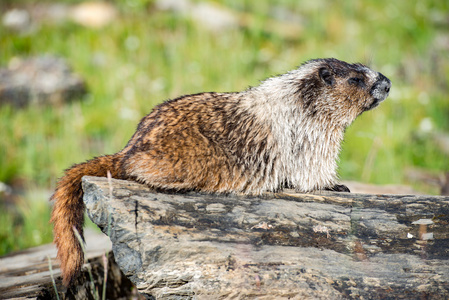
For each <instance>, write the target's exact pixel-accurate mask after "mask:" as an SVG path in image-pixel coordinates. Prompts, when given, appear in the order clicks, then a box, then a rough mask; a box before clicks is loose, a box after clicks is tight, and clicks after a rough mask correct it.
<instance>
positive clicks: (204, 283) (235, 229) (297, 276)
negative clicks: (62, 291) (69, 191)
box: [83, 177, 449, 299]
mask: <svg viewBox="0 0 449 300" xmlns="http://www.w3.org/2000/svg"><path fill="white" fill-rule="evenodd" d="M107 186H108V183H107V179H104V178H96V177H84V178H83V189H84V193H85V194H84V201H85V203H86V207H87V211H88V214H89V217H90V218H91V219H92V221H93V222H94V223H96V224H97V225H98V226H99V227H100V228H107V227H108V219H110V220H111V223H110V224H109V226H110V234H109V236H110V238H111V241H112V243H113V252H114V255H115V257H116V261H117V263H118V265H119V266H120V268H121V269H122V271H123V272H124V273H125V275H127V276H128V277H129V278H130V279H131V281H132V282H133V283H134V284H135V285H136V286H137V288H138V290H139V292H141V293H143V294H145V295H146V296H147V297H148V298H152V297H154V298H157V299H190V298H193V297H195V298H198V299H202V298H204V299H220V298H228V297H229V298H233V297H234V298H257V297H269V298H276V299H281V298H295V299H296V298H307V297H312V298H316V297H318V298H320V297H321V298H329V299H342V298H382V297H388V298H398V299H420V298H422V297H431V298H432V299H447V298H448V297H449V250H448V249H449V230H448V224H449V197H432V196H404V195H369V194H364V195H362V194H347V193H328V192H326V193H321V194H307V195H300V194H295V193H280V194H265V195H263V196H260V197H253V196H238V195H227V196H223V195H210V194H198V193H187V194H173V193H172V194H170V193H158V192H155V191H152V190H150V189H149V188H148V187H146V186H144V185H141V184H138V183H135V182H131V181H123V180H112V186H113V192H112V195H113V197H112V198H110V197H108V196H107ZM423 220H424V221H423ZM420 222H421V223H428V224H427V225H425V224H420Z"/></svg>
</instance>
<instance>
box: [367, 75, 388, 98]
mask: <svg viewBox="0 0 449 300" xmlns="http://www.w3.org/2000/svg"><path fill="white" fill-rule="evenodd" d="M390 88H391V81H390V79H388V78H387V77H385V76H384V75H383V74H381V73H379V75H378V76H377V80H376V82H375V83H374V84H373V87H372V88H371V91H370V93H371V96H373V97H374V99H376V100H380V101H382V100H385V98H387V97H388V93H389V92H390Z"/></svg>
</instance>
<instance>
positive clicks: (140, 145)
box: [51, 59, 390, 285]
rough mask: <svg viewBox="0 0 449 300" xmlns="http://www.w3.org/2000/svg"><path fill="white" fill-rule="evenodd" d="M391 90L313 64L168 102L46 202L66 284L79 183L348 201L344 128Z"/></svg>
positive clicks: (72, 266) (68, 177)
mask: <svg viewBox="0 0 449 300" xmlns="http://www.w3.org/2000/svg"><path fill="white" fill-rule="evenodd" d="M389 87H390V82H389V80H388V79H387V78H386V77H385V76H383V75H382V74H380V73H378V72H375V71H372V70H370V69H369V68H367V67H366V66H363V65H361V64H348V63H345V62H342V61H339V60H336V59H319V60H312V61H309V62H307V63H305V64H303V65H302V66H300V67H299V68H298V69H296V70H293V71H291V72H289V73H286V74H283V75H280V76H277V77H272V78H269V79H267V80H265V81H263V82H262V83H261V84H260V85H259V86H257V87H252V88H249V89H247V90H245V91H243V92H239V93H202V94H196V95H188V96H183V97H180V98H177V99H173V100H169V101H166V102H164V103H162V104H160V105H158V106H157V107H155V108H154V110H153V111H152V112H151V113H150V114H148V115H147V116H146V117H144V118H143V119H142V121H141V122H140V124H139V125H138V128H137V130H136V132H135V134H134V135H133V136H132V138H131V139H130V141H129V142H128V144H127V145H126V147H125V148H124V149H123V150H121V151H120V152H118V153H116V154H113V155H106V156H102V157H98V158H94V159H92V160H90V161H87V162H85V163H81V164H77V165H74V166H73V167H71V168H70V169H68V170H66V173H65V176H64V177H62V178H61V180H60V181H59V183H58V185H57V188H56V191H55V193H54V195H53V196H52V199H53V200H54V201H55V205H54V208H53V213H52V218H51V221H52V222H53V223H54V236H55V239H54V241H55V243H56V246H57V248H58V257H59V259H60V260H61V269H62V274H63V282H64V284H65V285H70V284H71V282H72V281H73V279H74V278H76V276H77V275H78V273H79V271H80V269H81V267H82V264H83V260H84V258H83V253H82V251H81V246H80V243H79V242H78V240H77V239H76V237H75V234H74V233H73V228H76V229H77V230H78V231H79V232H80V234H81V235H82V231H83V228H82V227H83V221H84V220H83V214H84V204H83V201H82V195H83V191H82V189H81V178H82V177H83V176H85V175H91V176H106V173H107V171H108V170H109V171H110V172H111V174H112V177H113V178H119V179H130V180H135V181H137V182H141V183H145V184H147V185H149V186H151V187H154V188H157V189H162V190H198V191H204V192H211V193H229V192H233V193H244V194H260V193H262V192H264V191H278V190H281V189H282V188H283V187H285V186H292V187H295V188H296V189H297V190H298V191H301V192H311V191H315V190H321V189H330V190H337V191H349V190H348V189H347V188H346V187H344V186H341V185H338V180H337V160H338V155H339V152H340V145H341V142H342V140H343V135H344V131H345V128H346V127H347V126H348V125H349V124H351V123H352V122H353V121H354V119H355V118H356V117H357V116H358V115H360V114H361V113H362V112H364V111H366V110H369V109H371V108H373V107H375V106H377V105H378V104H379V103H380V102H381V101H383V100H384V99H385V98H386V96H387V95H388V91H389Z"/></svg>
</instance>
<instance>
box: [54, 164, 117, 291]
mask: <svg viewBox="0 0 449 300" xmlns="http://www.w3.org/2000/svg"><path fill="white" fill-rule="evenodd" d="M116 161H117V159H116V155H106V156H101V157H96V158H94V159H92V160H89V161H87V162H85V163H81V164H76V165H74V166H72V167H71V168H70V169H67V170H66V171H65V175H64V176H63V177H62V178H61V179H60V180H59V182H58V184H57V186H56V190H55V193H54V194H53V196H52V197H51V200H54V206H53V211H52V215H51V219H50V221H51V222H53V224H54V228H53V234H54V243H55V244H56V247H57V248H58V258H59V259H60V261H61V272H62V278H63V284H64V285H65V286H69V285H71V284H72V283H73V280H74V279H75V278H76V277H77V276H78V274H79V272H80V270H81V267H82V266H83V263H84V253H83V250H82V247H81V244H80V242H79V240H78V239H77V237H76V235H75V231H74V229H76V230H77V231H78V232H79V234H80V235H81V237H83V225H84V210H85V206H84V202H83V199H82V198H83V190H82V188H81V178H82V177H83V176H85V175H89V176H107V171H110V172H111V175H112V177H114V178H118V175H119V172H118V166H117V164H116Z"/></svg>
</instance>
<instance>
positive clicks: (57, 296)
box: [47, 256, 59, 300]
mask: <svg viewBox="0 0 449 300" xmlns="http://www.w3.org/2000/svg"><path fill="white" fill-rule="evenodd" d="M47 258H48V269H49V270H50V277H51V282H52V283H53V288H54V289H55V294H56V299H58V300H59V294H58V288H57V287H56V281H55V277H54V276H53V267H52V266H51V258H50V256H47Z"/></svg>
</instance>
